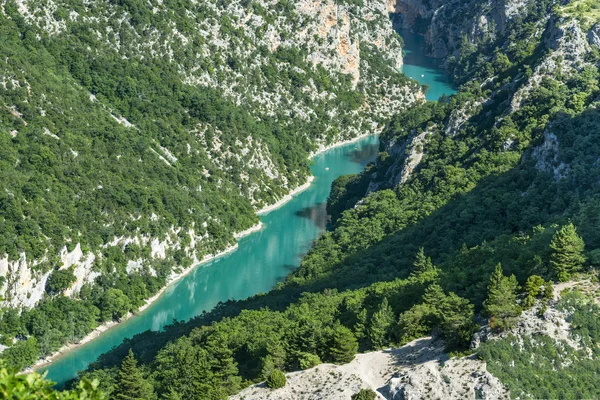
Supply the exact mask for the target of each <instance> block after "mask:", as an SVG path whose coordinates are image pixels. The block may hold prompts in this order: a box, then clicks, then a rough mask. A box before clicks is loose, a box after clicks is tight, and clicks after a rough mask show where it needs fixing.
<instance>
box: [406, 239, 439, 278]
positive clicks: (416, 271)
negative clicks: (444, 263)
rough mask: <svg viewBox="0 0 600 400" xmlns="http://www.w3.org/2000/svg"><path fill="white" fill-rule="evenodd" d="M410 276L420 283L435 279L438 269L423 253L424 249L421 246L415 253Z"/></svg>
mask: <svg viewBox="0 0 600 400" xmlns="http://www.w3.org/2000/svg"><path fill="white" fill-rule="evenodd" d="M410 277H411V278H413V279H417V280H418V281H419V282H421V283H423V282H426V281H435V280H437V277H438V269H437V268H436V267H435V265H433V262H431V258H430V257H427V256H426V255H425V250H424V249H423V248H422V247H421V248H420V249H419V252H418V253H417V256H416V258H415V262H414V263H413V269H412V272H411V273H410Z"/></svg>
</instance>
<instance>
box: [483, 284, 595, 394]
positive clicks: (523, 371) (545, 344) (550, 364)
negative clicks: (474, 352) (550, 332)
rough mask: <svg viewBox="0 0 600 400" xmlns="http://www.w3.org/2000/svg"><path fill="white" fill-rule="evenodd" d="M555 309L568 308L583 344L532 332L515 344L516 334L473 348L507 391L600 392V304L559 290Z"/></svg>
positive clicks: (573, 325) (572, 324) (513, 392)
mask: <svg viewBox="0 0 600 400" xmlns="http://www.w3.org/2000/svg"><path fill="white" fill-rule="evenodd" d="M559 309H562V310H563V311H567V310H568V312H569V313H572V315H571V317H570V322H571V326H572V332H571V335H572V336H573V337H574V338H577V339H578V340H582V342H583V343H584V344H585V348H582V349H579V350H576V349H574V348H573V347H571V346H570V345H569V344H568V343H567V342H564V341H555V340H553V339H551V338H550V337H548V336H546V335H536V336H535V337H524V338H523V341H522V343H523V344H522V345H521V346H519V347H516V346H514V342H515V340H516V338H514V337H513V336H509V337H507V338H505V339H500V340H492V341H488V342H486V343H483V344H482V345H481V347H480V349H479V350H478V352H479V357H481V358H482V359H484V360H485V361H486V362H487V368H488V370H489V371H490V372H491V373H492V374H493V375H494V376H496V377H497V378H499V379H500V380H501V381H502V383H504V384H505V385H507V387H508V388H509V389H510V392H511V396H513V397H523V396H529V397H532V398H548V399H554V398H561V399H573V400H575V399H584V398H597V397H598V396H600V390H599V388H598V385H597V384H596V383H595V382H596V381H597V375H598V374H599V373H600V358H599V357H598V356H599V352H598V344H599V343H600V323H599V322H598V321H599V320H600V319H599V318H600V307H598V305H596V304H595V303H594V301H593V300H591V299H589V298H587V297H586V296H584V295H583V294H582V293H581V292H578V291H574V292H570V293H566V294H564V295H563V296H562V298H561V300H560V303H559ZM588 350H589V351H590V352H591V353H588ZM590 354H591V357H590Z"/></svg>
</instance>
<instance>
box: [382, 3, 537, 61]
mask: <svg viewBox="0 0 600 400" xmlns="http://www.w3.org/2000/svg"><path fill="white" fill-rule="evenodd" d="M527 4H528V0H487V1H466V2H465V1H440V0H432V1H421V0H389V1H388V10H389V11H390V12H391V13H396V14H397V16H398V18H397V20H398V22H399V23H400V25H401V27H402V28H404V29H411V30H415V31H417V32H419V33H422V34H424V35H425V38H426V41H427V44H428V46H429V54H430V55H431V56H432V57H436V58H446V57H448V56H451V55H453V54H454V53H455V52H456V51H457V50H458V49H459V47H460V45H461V42H462V40H463V38H466V39H468V41H469V42H471V43H475V42H476V41H477V40H481V39H483V38H484V37H486V36H492V37H493V36H495V35H496V34H498V33H501V32H503V31H504V30H505V29H506V26H507V24H508V22H509V21H510V20H511V19H513V18H514V17H516V16H523V13H524V11H525V9H526V6H527Z"/></svg>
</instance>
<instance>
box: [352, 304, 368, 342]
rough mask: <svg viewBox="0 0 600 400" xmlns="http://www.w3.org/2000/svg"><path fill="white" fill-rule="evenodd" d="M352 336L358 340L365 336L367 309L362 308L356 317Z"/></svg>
mask: <svg viewBox="0 0 600 400" xmlns="http://www.w3.org/2000/svg"><path fill="white" fill-rule="evenodd" d="M354 336H356V338H357V339H358V340H361V339H363V338H364V337H365V336H367V309H366V308H363V309H362V310H360V312H359V313H358V315H357V316H356V324H354Z"/></svg>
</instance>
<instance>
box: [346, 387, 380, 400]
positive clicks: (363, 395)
mask: <svg viewBox="0 0 600 400" xmlns="http://www.w3.org/2000/svg"><path fill="white" fill-rule="evenodd" d="M376 397H377V393H375V392H374V391H372V390H371V389H360V391H359V392H358V393H355V394H353V395H352V400H375V398H376Z"/></svg>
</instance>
